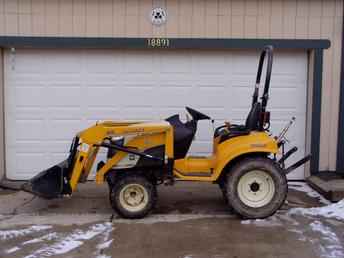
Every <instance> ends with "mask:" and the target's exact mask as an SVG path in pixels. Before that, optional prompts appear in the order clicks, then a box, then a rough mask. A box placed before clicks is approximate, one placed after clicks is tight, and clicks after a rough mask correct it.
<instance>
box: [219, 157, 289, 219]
mask: <svg viewBox="0 0 344 258" xmlns="http://www.w3.org/2000/svg"><path fill="white" fill-rule="evenodd" d="M226 185H227V187H226V188H227V199H228V203H229V204H230V205H231V207H232V208H233V209H234V210H235V211H236V212H237V213H238V214H240V215H241V216H242V217H244V218H250V219H262V218H266V217H268V216H271V215H272V214H274V213H275V212H276V211H277V210H278V209H279V208H280V207H281V206H282V205H283V203H284V201H285V199H286V197H287V192H288V184H287V178H286V176H285V174H284V173H283V171H282V170H281V169H280V168H279V167H278V166H277V165H276V164H275V163H274V162H273V161H272V160H271V159H268V158H248V159H244V160H243V161H241V162H240V163H238V164H237V165H236V166H235V167H234V168H233V169H232V170H231V171H229V173H228V175H227V184H226Z"/></svg>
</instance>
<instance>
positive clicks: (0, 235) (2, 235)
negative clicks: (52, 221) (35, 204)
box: [0, 225, 52, 240]
mask: <svg viewBox="0 0 344 258" xmlns="http://www.w3.org/2000/svg"><path fill="white" fill-rule="evenodd" d="M51 228H52V226H50V225H34V226H31V227H29V228H24V229H18V230H0V239H2V240H6V239H11V238H15V237H21V236H25V235H28V234H32V233H34V232H39V231H43V230H47V229H51Z"/></svg>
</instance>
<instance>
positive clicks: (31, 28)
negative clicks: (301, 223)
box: [0, 0, 343, 169]
mask: <svg viewBox="0 0 344 258" xmlns="http://www.w3.org/2000/svg"><path fill="white" fill-rule="evenodd" d="M157 6H161V7H165V8H166V10H167V13H168V18H167V23H166V24H164V25H161V26H153V25H152V24H151V22H150V16H149V15H150V11H151V10H152V8H153V7H157ZM342 7H343V0H212V1H210V0H73V1H72V0H31V1H28V0H0V35H27V36H29V35H33V36H78V37H84V36H88V37H152V36H153V37H199V38H202V37H211V38H217V37H219V38H256V37H257V38H291V39H293V38H298V39H307V38H309V39H312V38H323V39H330V40H331V42H332V47H331V49H330V50H326V51H325V56H324V76H323V98H322V110H323V113H322V120H321V121H322V131H321V148H320V151H321V159H320V168H321V169H333V168H334V167H335V163H336V162H335V153H336V140H337V139H336V134H337V124H338V120H337V119H338V93H339V79H340V78H339V74H340V56H341V47H340V46H341V31H342V15H343V14H342Z"/></svg>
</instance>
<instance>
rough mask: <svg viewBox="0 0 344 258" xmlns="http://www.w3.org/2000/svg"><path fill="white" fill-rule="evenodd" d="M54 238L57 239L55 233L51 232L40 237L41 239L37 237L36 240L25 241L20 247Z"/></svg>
mask: <svg viewBox="0 0 344 258" xmlns="http://www.w3.org/2000/svg"><path fill="white" fill-rule="evenodd" d="M56 238H57V233H56V232H53V233H49V234H46V235H44V236H41V237H37V238H34V239H31V240H28V241H25V242H23V243H22V245H29V244H36V243H41V242H43V241H50V240H53V239H56Z"/></svg>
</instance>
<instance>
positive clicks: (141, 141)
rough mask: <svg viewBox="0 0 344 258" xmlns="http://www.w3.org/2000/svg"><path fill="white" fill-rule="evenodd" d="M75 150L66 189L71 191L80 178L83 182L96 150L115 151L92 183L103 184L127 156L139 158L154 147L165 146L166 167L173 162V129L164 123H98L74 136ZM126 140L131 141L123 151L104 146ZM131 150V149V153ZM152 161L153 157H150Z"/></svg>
mask: <svg viewBox="0 0 344 258" xmlns="http://www.w3.org/2000/svg"><path fill="white" fill-rule="evenodd" d="M77 136H78V138H79V148H78V152H77V154H76V157H75V162H74V166H73V169H72V170H71V172H70V186H71V188H72V190H73V191H75V189H76V186H77V184H78V182H79V180H80V176H81V175H82V177H83V178H87V176H88V175H89V173H90V171H91V168H92V167H93V164H94V161H95V159H96V156H97V154H98V151H99V147H106V148H115V149H116V150H117V153H116V155H114V156H113V157H112V158H111V159H109V160H108V161H107V162H106V163H105V164H104V166H102V167H101V168H100V170H98V171H97V174H96V182H97V183H102V182H104V176H105V174H106V173H107V172H108V171H109V170H110V169H111V168H112V167H113V166H115V165H116V164H117V163H118V162H119V161H120V160H122V159H123V158H124V157H125V156H126V155H128V153H133V154H135V155H139V156H140V155H143V156H145V157H147V158H149V155H148V156H147V155H146V154H144V152H143V150H144V149H147V148H150V147H153V146H156V145H164V146H165V157H164V160H162V161H163V162H165V164H167V163H168V162H171V161H172V160H173V128H172V127H171V126H170V124H169V123H167V122H159V123H140V122H137V123H133V122H128V123H125V122H124V123H123V122H121V123H116V122H110V121H106V122H102V123H99V124H96V125H94V126H92V127H90V128H88V129H86V130H84V131H81V132H80V133H78V135H77ZM118 136H124V137H126V136H130V137H131V138H132V139H131V140H129V141H128V142H127V143H126V146H127V147H119V146H112V145H111V144H107V143H104V140H106V139H109V138H111V137H118ZM133 148H134V149H133ZM151 158H152V159H154V158H155V157H151Z"/></svg>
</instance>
